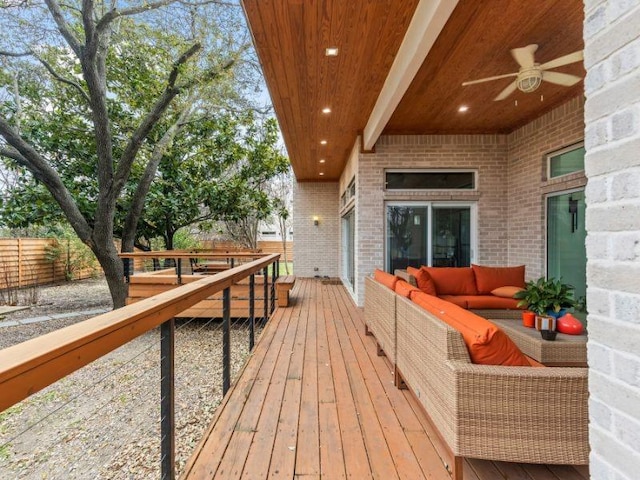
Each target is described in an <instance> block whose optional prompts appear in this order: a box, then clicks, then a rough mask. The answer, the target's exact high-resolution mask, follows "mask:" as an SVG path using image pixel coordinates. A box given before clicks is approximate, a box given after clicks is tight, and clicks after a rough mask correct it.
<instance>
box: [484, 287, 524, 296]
mask: <svg viewBox="0 0 640 480" xmlns="http://www.w3.org/2000/svg"><path fill="white" fill-rule="evenodd" d="M522 290H524V289H523V288H521V287H498V288H494V289H493V290H491V295H495V296H496V297H503V298H513V296H514V295H515V294H516V293H518V292H521V291H522Z"/></svg>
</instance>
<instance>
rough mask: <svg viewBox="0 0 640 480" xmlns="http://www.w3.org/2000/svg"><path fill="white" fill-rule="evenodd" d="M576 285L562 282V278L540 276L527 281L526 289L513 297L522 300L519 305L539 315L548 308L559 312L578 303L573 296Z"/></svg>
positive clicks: (544, 312)
mask: <svg viewBox="0 0 640 480" xmlns="http://www.w3.org/2000/svg"><path fill="white" fill-rule="evenodd" d="M573 290H574V287H573V286H571V285H568V284H566V283H562V279H555V278H549V279H546V278H545V277H540V278H539V279H538V280H531V281H529V282H527V283H526V285H525V288H524V290H522V291H520V292H517V293H516V294H515V295H514V296H513V297H514V298H516V299H518V300H520V301H519V302H518V306H519V307H523V306H524V307H527V308H528V309H529V310H531V311H532V312H534V313H537V314H538V315H544V314H546V312H547V311H548V310H553V311H554V312H559V311H560V310H561V309H563V308H572V307H574V306H575V305H576V302H575V300H574V298H573Z"/></svg>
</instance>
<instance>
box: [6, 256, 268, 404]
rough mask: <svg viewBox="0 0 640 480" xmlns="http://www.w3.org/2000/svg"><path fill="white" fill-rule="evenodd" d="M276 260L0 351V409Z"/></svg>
mask: <svg viewBox="0 0 640 480" xmlns="http://www.w3.org/2000/svg"><path fill="white" fill-rule="evenodd" d="M279 258H280V254H277V253H275V254H271V255H266V256H264V257H262V258H260V259H258V260H254V261H252V262H249V263H246V264H244V265H240V266H238V267H235V268H231V269H229V270H226V271H224V272H221V273H218V274H216V275H211V276H205V277H203V278H202V279H201V280H198V281H195V282H192V283H189V284H187V285H183V286H181V287H177V288H175V289H173V290H170V291H168V292H164V293H161V294H159V295H155V296H153V297H150V298H147V299H144V300H141V301H139V302H136V303H134V304H132V305H128V306H126V307H123V308H120V309H118V310H114V311H111V312H108V313H105V314H102V315H98V316H97V317H93V318H90V319H88V320H85V321H84V322H80V323H77V324H75V325H70V326H68V327H65V328H62V329H60V330H56V331H54V332H51V333H48V334H45V335H42V336H40V337H37V338H34V339H31V340H27V341H26V342H23V343H20V344H17V345H13V346H11V347H8V348H5V349H4V350H0V411H3V410H5V409H7V408H9V407H10V406H12V405H15V404H16V403H18V402H19V401H21V400H23V399H25V398H27V397H28V396H29V395H32V394H34V393H36V392H37V391H39V390H41V389H43V388H44V387H46V386H48V385H51V384H52V383H54V382H56V381H58V380H60V379H61V378H63V377H65V376H66V375H69V374H70V373H72V372H74V371H76V370H78V369H80V368H81V367H84V366H85V365H87V364H89V363H91V362H92V361H94V360H96V359H98V358H100V357H101V356H103V355H106V354H107V353H109V352H111V351H113V350H115V349H116V348H118V347H120V346H122V345H124V344H126V343H128V342H130V341H131V340H133V339H134V338H136V337H138V336H140V335H142V334H143V333H145V332H147V331H149V330H151V329H153V328H155V327H157V326H158V325H161V324H162V323H163V322H165V321H166V320H169V319H170V318H173V317H175V316H176V315H178V314H179V313H180V312H182V311H184V310H186V309H187V308H189V307H191V306H193V305H195V304H196V303H198V302H199V301H201V300H203V299H205V298H207V297H209V296H211V295H213V294H215V293H217V292H220V291H222V290H224V289H225V288H228V287H230V286H231V285H232V284H234V283H236V282H237V281H239V280H241V279H243V278H246V277H248V276H249V275H251V274H254V273H256V272H259V271H260V270H262V269H263V268H264V267H266V266H268V265H270V264H271V263H273V262H275V261H276V260H278V259H279Z"/></svg>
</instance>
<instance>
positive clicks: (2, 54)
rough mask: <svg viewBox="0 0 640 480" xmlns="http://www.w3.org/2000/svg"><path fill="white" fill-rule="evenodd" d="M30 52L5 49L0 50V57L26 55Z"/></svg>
mask: <svg viewBox="0 0 640 480" xmlns="http://www.w3.org/2000/svg"><path fill="white" fill-rule="evenodd" d="M29 55H31V52H28V51H27V52H9V51H7V50H0V57H28V56H29Z"/></svg>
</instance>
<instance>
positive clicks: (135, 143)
mask: <svg viewBox="0 0 640 480" xmlns="http://www.w3.org/2000/svg"><path fill="white" fill-rule="evenodd" d="M200 48H201V45H200V44H199V43H196V44H195V45H193V46H192V47H191V48H189V50H187V51H186V52H184V53H183V54H182V55H180V58H178V60H176V62H175V63H174V64H173V68H172V70H171V73H170V74H169V80H168V83H167V86H166V87H165V90H164V92H163V93H162V95H161V96H160V98H158V100H156V102H155V104H154V105H153V107H152V108H151V110H150V111H149V113H148V114H147V115H146V116H145V117H144V118H143V119H142V122H141V123H140V125H138V128H137V129H136V131H135V132H134V133H133V135H132V136H131V139H130V140H129V143H128V144H127V146H126V147H125V149H124V151H123V152H122V155H121V156H120V160H119V162H118V167H117V170H116V174H115V177H114V182H113V189H112V192H111V195H112V196H113V197H114V198H115V197H117V196H118V195H119V194H120V190H121V189H122V187H123V186H124V184H125V183H126V181H127V178H128V176H129V174H130V172H131V165H132V164H133V161H134V160H135V157H136V155H137V153H138V150H140V147H141V146H142V142H143V141H144V139H145V138H146V137H147V135H148V134H149V132H150V131H151V129H152V128H153V127H154V125H155V124H156V123H158V120H159V119H160V117H161V116H162V114H163V113H164V112H165V111H166V109H167V108H168V107H169V104H170V103H171V101H172V100H173V99H174V98H175V97H176V96H177V95H178V94H179V93H180V91H181V90H182V89H181V88H177V87H176V86H175V82H176V80H177V77H178V73H179V72H180V68H181V67H182V65H184V64H185V63H186V62H187V61H188V60H189V58H191V57H192V56H193V55H195V54H196V53H197V52H198V50H200Z"/></svg>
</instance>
